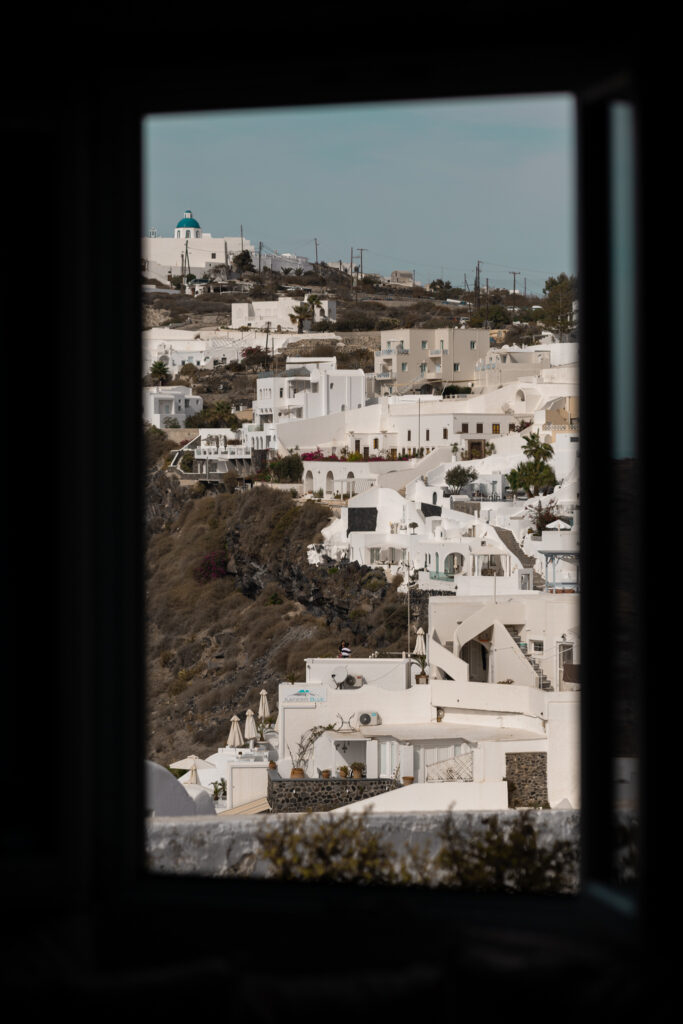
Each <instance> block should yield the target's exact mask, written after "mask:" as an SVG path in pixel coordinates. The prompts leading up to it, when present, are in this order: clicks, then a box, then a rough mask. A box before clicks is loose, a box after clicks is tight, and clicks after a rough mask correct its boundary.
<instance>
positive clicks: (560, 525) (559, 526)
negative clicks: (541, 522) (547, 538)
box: [543, 519, 571, 530]
mask: <svg viewBox="0 0 683 1024" xmlns="http://www.w3.org/2000/svg"><path fill="white" fill-rule="evenodd" d="M543 529H544V530H571V526H570V525H569V523H565V522H564V520H563V519H553V521H552V523H548V525H547V526H544V527H543Z"/></svg>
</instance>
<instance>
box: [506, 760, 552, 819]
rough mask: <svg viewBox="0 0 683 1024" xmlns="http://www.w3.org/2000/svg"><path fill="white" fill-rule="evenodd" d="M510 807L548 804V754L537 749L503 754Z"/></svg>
mask: <svg viewBox="0 0 683 1024" xmlns="http://www.w3.org/2000/svg"><path fill="white" fill-rule="evenodd" d="M505 777H506V779H507V784H508V794H509V797H508V799H509V804H510V807H547V806H548V755H547V754H546V753H541V752H539V751H536V752H533V753H527V754H522V753H520V754H506V755H505Z"/></svg>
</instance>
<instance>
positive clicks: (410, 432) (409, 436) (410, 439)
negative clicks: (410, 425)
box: [408, 430, 412, 441]
mask: <svg viewBox="0 0 683 1024" xmlns="http://www.w3.org/2000/svg"><path fill="white" fill-rule="evenodd" d="M411 435H412V431H410V430H409V431H408V440H409V441H412V436H411Z"/></svg>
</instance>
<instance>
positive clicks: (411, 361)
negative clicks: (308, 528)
mask: <svg viewBox="0 0 683 1024" xmlns="http://www.w3.org/2000/svg"><path fill="white" fill-rule="evenodd" d="M181 230H183V229H181ZM179 237H181V236H179ZM297 302H298V303H299V304H300V302H301V300H295V299H291V298H287V297H281V298H279V299H278V300H277V301H275V302H264V303H259V302H256V301H254V302H251V303H249V302H245V303H236V304H233V307H232V328H231V329H225V330H216V331H210V332H198V333H197V332H195V333H193V334H191V332H185V331H182V330H178V329H170V328H156V329H152V330H148V331H145V332H144V337H143V361H144V369H145V370H146V371H148V370H149V368H150V366H151V365H152V364H153V363H155V362H156V361H159V360H161V361H162V362H164V363H165V365H167V366H168V369H169V371H170V372H171V373H175V372H177V369H178V368H179V367H180V366H182V365H183V363H185V362H192V363H193V364H194V365H195V366H197V367H206V366H208V367H213V366H220V365H225V364H226V363H229V362H232V361H239V360H240V358H241V353H242V351H243V349H244V347H245V346H246V345H249V346H252V347H262V348H263V349H264V353H265V352H279V353H280V357H279V359H278V362H277V364H276V365H277V368H276V369H270V370H266V371H263V372H260V373H259V374H258V377H257V382H256V394H255V396H254V399H253V402H252V405H251V408H250V409H246V410H245V409H243V410H242V419H243V423H242V426H241V428H240V429H239V430H238V431H234V430H228V429H222V428H199V429H198V430H197V431H196V434H195V435H194V436H193V437H192V438H191V439H190V440H188V441H187V442H186V443H185V444H184V445H183V446H182V447H180V448H178V450H177V451H176V452H175V453H174V455H173V458H172V463H171V467H170V472H172V473H175V474H176V475H177V476H178V478H179V479H180V480H181V482H193V481H197V480H202V479H203V480H220V479H221V478H223V477H224V475H225V474H226V473H228V472H232V473H237V474H238V475H239V476H242V477H247V476H249V475H250V474H251V473H252V472H253V471H254V469H255V468H257V467H258V468H262V467H263V466H264V465H265V464H267V463H268V462H269V461H270V460H272V459H277V458H281V457H283V456H286V455H288V454H292V453H296V454H298V455H299V456H300V458H301V460H302V466H303V472H302V476H301V479H300V480H299V481H296V482H293V483H292V482H290V483H288V484H283V485H281V486H286V487H287V488H288V489H290V490H293V491H295V492H296V493H297V496H298V497H297V500H301V501H305V500H311V499H314V500H320V501H324V502H326V503H327V504H328V505H329V507H330V512H331V515H332V519H331V522H330V523H329V525H328V526H327V527H326V528H325V529H324V530H323V541H322V543H319V544H315V545H310V547H309V549H308V560H309V562H310V563H311V564H313V565H315V564H319V565H321V566H327V567H331V566H334V565H335V564H338V563H342V562H344V561H350V562H353V561H357V562H358V563H360V564H361V565H367V566H371V567H375V568H377V567H381V568H382V569H383V570H384V571H385V573H386V574H387V576H388V577H389V578H391V577H395V576H397V575H398V576H400V577H401V578H402V583H401V584H400V587H399V591H401V592H402V593H404V594H405V595H406V600H407V602H408V605H409V602H410V597H411V593H414V592H415V591H416V590H420V591H426V592H427V593H428V595H429V600H428V609H429V610H428V616H427V621H425V622H422V623H416V622H412V623H411V620H410V618H408V625H407V629H406V636H405V640H404V642H403V648H404V649H403V650H400V651H391V652H388V651H376V652H374V654H373V655H372V656H371V657H369V658H357V657H354V656H353V652H352V651H348V649H345V650H343V651H342V645H341V644H340V656H339V657H338V658H310V659H307V662H306V671H305V677H304V678H301V679H299V680H296V681H294V682H282V683H281V685H280V687H279V697H278V707H277V718H276V720H273V716H272V715H271V713H270V709H269V708H268V704H267V698H266V695H265V692H264V693H263V694H262V703H261V706H260V708H259V709H258V710H257V709H254V714H249V715H248V716H247V720H246V721H245V722H243V723H241V722H240V721H239V720H238V719H237V716H234V720H233V723H232V726H233V727H232V729H231V731H230V735H229V736H226V744H225V746H224V747H220V748H219V749H218V750H217V751H216V752H215V754H214V755H212V756H211V757H209V758H207V759H206V760H201V761H200V760H199V759H198V758H196V757H193V755H192V752H191V751H188V757H187V758H186V759H184V760H183V761H180V762H177V763H176V765H174V766H172V767H176V768H183V767H184V768H186V769H187V771H186V774H185V775H184V776H182V777H181V779H180V783H181V785H177V784H176V783H175V780H173V779H172V778H171V776H170V775H169V774H168V773H165V772H164V769H161V768H159V767H158V766H154V765H149V766H148V771H149V779H150V783H149V785H150V797H149V805H150V810H152V811H153V812H154V813H155V814H157V815H161V814H170V813H200V814H205V813H222V814H244V813H258V812H260V811H265V810H274V811H301V810H303V811H315V810H333V809H335V808H339V807H343V808H344V809H349V810H353V811H362V810H364V809H365V808H368V807H370V809H371V811H373V812H380V811H393V812H400V811H415V810H446V809H449V808H451V809H454V810H497V809H505V808H508V807H525V806H529V807H550V808H577V807H578V805H579V701H580V679H579V666H580V663H581V642H580V631H579V609H578V600H579V598H578V593H579V589H580V565H579V546H578V522H579V507H580V494H579V483H578V480H579V476H578V459H579V451H580V442H579V419H578V380H577V369H578V367H577V355H578V354H577V345H576V342H574V341H560V340H558V338H557V337H554V336H553V335H552V334H550V333H549V332H546V333H545V334H544V335H543V336H542V338H541V340H540V341H539V343H537V344H534V345H531V346H526V347H518V346H515V345H505V344H503V345H497V344H494V339H493V337H492V335H491V333H490V332H489V330H487V329H483V328H469V327H468V326H467V325H466V324H463V325H461V326H454V327H448V328H431V329H424V328H419V327H416V328H411V329H398V330H383V331H381V332H380V337H381V341H380V345H379V350H378V351H376V352H375V356H374V361H375V366H374V372H373V373H366V372H364V371H363V370H361V369H339V368H338V366H337V360H336V357H335V356H325V357H311V358H307V357H305V356H291V355H287V352H286V349H285V346H286V345H287V343H288V342H289V341H291V340H292V339H293V338H297V333H295V332H294V331H293V330H292V322H291V316H292V308H293V306H294V305H295V304H296V303H297ZM324 316H325V318H326V319H328V320H330V321H334V319H335V316H336V309H335V302H334V300H332V299H327V300H325V308H324ZM314 317H315V313H313V319H312V320H311V321H308V322H306V323H305V324H304V330H305V331H306V332H307V334H308V336H309V337H310V336H312V335H314V331H315V323H314ZM240 327H241V328H242V330H239V328H240ZM190 334H191V336H189V335H190ZM299 337H300V335H299ZM324 337H325V341H326V342H332V343H335V342H339V344H340V345H341V340H340V339H338V338H337V337H336V336H335V335H334V333H329V332H328V333H326V334H325V336H324ZM283 349H284V352H283ZM201 406H202V399H201V397H200V396H197V395H194V394H193V393H192V389H191V388H190V387H184V386H179V385H171V386H155V387H151V388H145V389H144V419H145V421H146V422H147V423H151V424H154V425H156V426H158V427H161V428H163V427H164V426H165V425H167V424H168V423H169V422H172V423H173V425H174V426H175V425H176V424H177V425H178V426H180V427H182V426H183V424H184V422H185V419H186V417H187V416H188V415H190V414H191V413H193V412H196V411H197V410H198V409H201ZM188 456H190V458H188ZM359 600H360V597H359ZM273 711H275V709H273ZM622 768H623V771H622V773H621V774H622V775H623V785H624V787H626V788H628V786H629V785H630V784H631V782H632V779H631V776H630V766H628V765H624V766H622ZM162 773H164V775H163V776H162Z"/></svg>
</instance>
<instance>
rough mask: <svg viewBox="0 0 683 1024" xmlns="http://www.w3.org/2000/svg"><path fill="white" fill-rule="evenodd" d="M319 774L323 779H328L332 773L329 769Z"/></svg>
mask: <svg viewBox="0 0 683 1024" xmlns="http://www.w3.org/2000/svg"><path fill="white" fill-rule="evenodd" d="M320 774H321V775H322V777H323V779H329V777H330V776H331V774H332V772H331V771H330V769H329V768H325V769H324V770H323V771H322V772H321V773H320Z"/></svg>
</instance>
